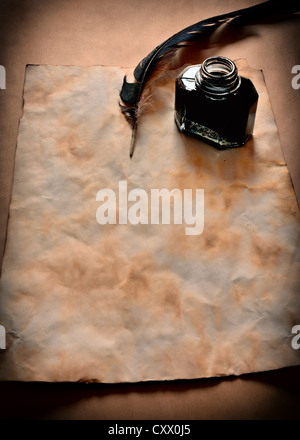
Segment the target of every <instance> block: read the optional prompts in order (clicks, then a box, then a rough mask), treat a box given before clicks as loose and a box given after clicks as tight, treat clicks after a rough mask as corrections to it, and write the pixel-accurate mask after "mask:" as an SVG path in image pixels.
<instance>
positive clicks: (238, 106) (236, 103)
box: [175, 56, 258, 150]
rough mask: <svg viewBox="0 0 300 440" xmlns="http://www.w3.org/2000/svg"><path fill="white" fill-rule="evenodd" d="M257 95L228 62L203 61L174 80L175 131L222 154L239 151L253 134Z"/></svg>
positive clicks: (219, 59)
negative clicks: (195, 138) (200, 141)
mask: <svg viewBox="0 0 300 440" xmlns="http://www.w3.org/2000/svg"><path fill="white" fill-rule="evenodd" d="M257 101H258V93H257V91H256V89H255V87H254V85H253V84H252V82H251V80H250V79H248V78H244V77H241V76H240V75H239V73H238V70H237V67H236V65H235V63H234V62H233V61H231V60H230V59H229V58H225V57H221V56H216V57H211V58H207V59H206V60H205V61H204V62H203V63H202V64H199V65H193V66H189V67H187V68H186V69H185V70H184V71H183V72H182V73H181V74H180V75H179V77H178V78H177V79H176V94H175V121H176V124H177V126H178V128H179V129H180V130H181V131H182V132H184V133H186V134H188V135H190V136H194V137H197V138H199V139H201V140H203V141H204V142H206V143H208V144H210V145H212V146H214V147H216V148H218V149H220V150H222V149H226V148H233V147H241V146H242V145H244V144H245V142H246V141H247V140H248V139H249V137H250V136H251V135H252V133H253V127H254V120H255V114H256V108H257Z"/></svg>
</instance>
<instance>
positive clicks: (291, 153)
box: [0, 1, 299, 418]
mask: <svg viewBox="0 0 300 440" xmlns="http://www.w3.org/2000/svg"><path fill="white" fill-rule="evenodd" d="M175 3H176V5H175ZM255 3H256V2H250V1H229V2H226V3H225V2H220V1H213V2H209V4H207V2H191V3H190V7H189V10H186V8H185V3H184V2H180V1H178V2H170V3H169V2H164V3H163V4H162V3H161V2H147V5H143V7H140V8H139V9H137V2H135V1H133V2H129V3H126V6H125V3H124V2H120V3H118V2H115V3H114V5H113V6H111V2H105V1H102V2H93V1H89V2H79V1H74V2H43V3H42V4H41V3H40V2H39V3H38V4H39V6H38V7H36V4H35V2H34V1H24V2H17V1H16V2H14V1H13V2H8V1H7V2H2V3H1V8H2V10H3V13H4V15H3V16H2V17H1V24H2V21H3V25H2V27H1V58H0V64H2V65H4V66H5V67H6V71H7V90H6V91H2V90H1V91H0V104H1V143H2V148H1V208H2V209H1V225H2V226H1V233H2V243H4V237H5V231H6V220H7V212H8V205H9V199H10V192H11V182H12V176H13V163H14V154H15V144H16V135H17V129H18V120H19V117H20V116H21V112H22V89H23V81H24V71H25V65H26V64H27V63H37V64H38V63H45V64H74V65H91V64H107V65H135V64H136V62H137V60H138V61H139V60H140V58H142V57H143V56H144V55H145V54H146V53H148V52H149V51H150V50H151V49H152V48H153V47H154V46H155V45H156V44H159V43H160V42H161V41H162V40H164V39H165V38H167V37H168V36H169V35H170V34H172V33H174V32H176V31H177V30H178V29H180V28H182V27H184V26H185V25H189V24H191V23H194V22H195V21H196V20H197V19H198V17H199V15H200V12H199V11H201V17H199V18H204V17H208V16H211V15H214V14H216V13H222V12H226V11H229V10H233V9H236V8H239V7H243V6H249V5H250V4H255ZM149 11H151V15H152V16H153V20H151V21H150V20H147V19H145V18H147V17H148V16H149ZM170 11H171V12H172V13H170ZM195 17H197V19H196V20H195ZM142 20H144V25H143V36H142V37H141V38H140V39H136V38H134V34H135V32H136V29H137V27H138V25H139V24H140V23H141V21H142ZM116 28H117V29H118V33H116V32H115V29H116ZM298 32H299V19H298V17H295V18H291V19H288V20H286V21H284V22H280V23H275V24H268V25H258V26H251V27H247V28H246V29H245V30H244V31H243V35H242V36H246V35H247V38H241V39H239V41H236V37H237V35H236V34H235V33H234V32H230V33H228V34H227V36H226V43H227V44H225V45H224V46H223V47H221V45H214V44H210V46H209V47H207V48H206V49H205V51H204V52H201V57H206V56H208V55H213V54H215V53H220V54H223V55H226V56H229V57H231V58H239V57H244V56H245V53H246V54H247V59H248V62H249V64H251V65H252V66H253V67H256V68H262V69H263V70H264V73H265V77H266V83H267V86H268V89H269V94H270V99H271V104H272V106H273V110H274V114H275V118H276V121H277V126H278V129H279V135H280V140H281V143H282V147H283V151H284V155H285V158H286V161H287V164H288V168H289V171H290V174H291V176H292V179H293V183H294V186H295V190H296V194H297V196H298V199H299V150H298V139H299V124H298V123H297V121H298V108H299V92H298V91H295V90H293V89H292V88H291V67H292V66H293V65H295V64H299V50H298V44H297V39H296V37H297V35H298ZM239 36H241V35H239ZM223 41H224V39H223ZM229 43H230V44H229ZM129 45H131V46H130V47H129ZM189 61H190V58H189ZM191 61H192V60H191ZM298 371H299V369H297V368H293V369H288V371H285V370H284V371H279V372H271V373H268V374H257V375H251V376H250V377H249V376H248V377H245V378H243V379H234V380H233V379H225V380H214V379H213V380H208V381H200V382H193V383H192V384H191V383H188V384H186V383H184V384H180V385H177V386H176V385H175V386H174V385H172V384H171V385H168V384H164V385H161V384H158V385H156V384H155V385H151V384H149V385H136V386H134V387H133V386H130V387H127V386H121V387H109V386H106V387H95V388H93V389H91V388H89V390H88V391H87V390H86V389H82V388H78V387H75V388H70V387H66V386H65V387H64V386H62V387H61V388H55V387H54V388H52V389H51V388H50V389H49V388H46V389H45V388H43V387H37V386H35V385H17V384H15V385H12V384H2V385H1V387H2V390H3V396H5V399H3V411H2V414H4V415H7V416H12V407H13V405H14V411H15V414H16V413H19V414H22V415H23V416H25V417H26V415H27V416H31V417H32V416H33V414H35V416H37V417H44V418H51V417H61V418H139V417H140V418H143V417H144V418H145V417H146V418H147V417H149V418H156V417H159V416H160V417H161V416H163V417H171V418H179V417H182V418H183V417H191V418H192V417H194V418H220V417H221V418H240V417H242V418H243V417H244V418H262V417H270V418H280V417H285V418H288V417H293V416H294V417H297V402H298V393H299V389H297V380H296V379H297V374H299V373H298ZM24 391H25V392H26V393H28V391H30V394H31V396H32V397H31V400H30V402H29V405H28V402H27V405H26V408H25V406H24V404H25V400H24V399H25V398H21V400H20V401H19V404H17V406H16V405H15V404H14V403H13V402H14V398H15V397H16V396H18V397H19V398H20V396H21V392H23V393H24ZM42 396H43V398H42ZM246 396H247V397H246ZM82 399H84V400H82ZM58 402H60V404H59V403H58Z"/></svg>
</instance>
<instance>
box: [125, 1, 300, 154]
mask: <svg viewBox="0 0 300 440" xmlns="http://www.w3.org/2000/svg"><path fill="white" fill-rule="evenodd" d="M299 10H300V5H299V1H298V0H285V1H284V2H283V1H282V0H269V1H266V2H264V3H260V4H258V5H255V6H251V7H248V8H244V9H239V10H237V11H233V12H230V13H227V14H222V15H217V16H214V17H211V18H209V19H206V20H202V21H199V22H197V23H195V24H193V25H191V26H188V27H186V28H184V29H182V30H181V31H179V32H177V33H176V34H174V35H173V36H171V37H170V38H168V39H167V40H166V41H164V42H163V43H162V44H160V45H159V46H157V47H156V48H155V49H153V50H152V52H150V53H149V54H148V55H147V56H146V57H145V58H144V59H143V60H142V61H141V62H140V63H139V64H138V65H137V66H136V68H135V69H134V72H133V73H134V78H135V81H136V82H133V83H130V82H128V81H127V77H126V76H125V77H124V79H123V85H122V89H121V92H120V98H121V101H122V104H121V103H120V108H121V111H122V113H123V115H124V116H125V118H126V119H127V121H128V122H129V123H130V125H131V127H132V137H131V145H130V157H132V156H133V153H134V149H135V143H136V134H137V127H138V120H139V116H140V114H141V111H142V109H143V107H144V106H145V103H146V102H147V99H148V98H149V97H148V94H147V93H146V92H147V89H148V87H149V85H150V84H151V83H152V82H153V81H154V80H155V79H156V78H158V77H159V76H160V75H161V74H162V72H164V71H165V70H167V69H168V66H169V64H170V60H171V58H172V57H173V56H174V55H175V54H176V53H177V51H178V50H179V49H181V48H183V47H186V46H189V45H190V43H191V42H193V41H196V40H198V39H200V38H201V37H205V36H209V35H211V34H212V33H213V32H214V31H215V30H216V29H217V28H218V27H219V26H220V25H221V24H224V23H228V22H230V21H232V20H234V23H235V24H236V25H239V26H241V25H245V24H248V23H251V22H253V21H259V20H262V19H264V18H268V17H272V16H276V15H282V14H284V15H286V14H290V13H292V12H298V11H299Z"/></svg>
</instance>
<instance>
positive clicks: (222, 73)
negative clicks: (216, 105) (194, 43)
mask: <svg viewBox="0 0 300 440" xmlns="http://www.w3.org/2000/svg"><path fill="white" fill-rule="evenodd" d="M195 83H196V87H197V88H198V89H201V90H202V91H203V92H204V93H205V94H207V95H208V96H210V97H211V98H214V99H224V98H226V97H227V96H228V95H231V94H232V93H234V92H236V91H237V89H238V88H239V86H240V84H241V78H240V75H239V73H238V69H237V67H236V65H235V63H234V62H233V61H231V60H230V59H229V58H226V57H221V56H215V57H211V58H207V59H206V60H205V61H204V62H203V63H202V64H201V67H200V69H199V70H198V71H197V73H196V76H195Z"/></svg>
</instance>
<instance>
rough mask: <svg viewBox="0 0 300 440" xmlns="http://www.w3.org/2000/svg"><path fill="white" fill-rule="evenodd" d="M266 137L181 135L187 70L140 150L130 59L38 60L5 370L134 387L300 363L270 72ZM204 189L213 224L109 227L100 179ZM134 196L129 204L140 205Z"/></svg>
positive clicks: (159, 91) (290, 207)
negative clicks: (181, 92) (126, 64)
mask: <svg viewBox="0 0 300 440" xmlns="http://www.w3.org/2000/svg"><path fill="white" fill-rule="evenodd" d="M238 67H239V69H240V73H241V74H242V75H244V76H249V77H251V78H252V80H253V82H254V84H255V86H256V88H257V90H258V92H259V95H260V98H259V106H258V113H257V118H256V125H255V131H254V137H253V139H251V140H250V141H248V143H247V144H246V145H245V146H244V147H243V148H241V149H236V150H231V151H223V152H220V151H217V150H215V149H213V148H212V147H210V146H207V145H205V144H203V143H201V142H199V141H197V140H195V139H191V138H188V137H187V136H185V135H183V134H181V133H179V132H178V130H177V128H176V125H175V123H174V115H173V106H174V75H173V77H172V74H170V75H167V76H165V77H164V78H163V79H161V80H160V81H158V82H157V84H156V86H155V87H153V90H152V91H153V94H154V95H153V107H152V108H150V109H148V111H147V113H145V114H144V116H143V117H142V119H141V122H140V127H139V135H138V141H137V147H136V151H135V154H134V157H133V159H131V160H130V159H129V142H130V128H129V126H128V124H127V123H126V121H125V120H124V119H123V117H122V116H121V114H120V112H119V108H118V99H119V98H118V93H119V90H120V87H121V84H122V78H123V75H124V69H121V68H109V67H99V66H98V67H97V66H93V67H76V66H28V68H27V70H26V81H25V88H24V114H23V117H22V119H21V122H20V128H19V136H18V145H17V152H16V163H15V175H14V185H13V194H12V201H11V208H10V217H9V224H8V236H7V244H6V252H5V257H4V262H3V268H2V275H1V292H0V323H1V324H2V325H4V326H5V329H6V332H7V333H6V337H7V340H6V346H7V348H6V349H5V350H1V351H0V379H1V380H22V381H28V380H30V381H32V380H37V381H79V380H84V381H101V382H126V381H128V382H133V381H143V380H167V379H181V378H200V377H209V376H218V375H230V374H235V375H239V374H242V373H247V372H255V371H262V370H269V369H275V368H280V367H284V366H290V365H297V364H299V361H300V353H299V351H300V350H298V351H297V350H294V349H293V348H292V346H291V340H292V337H293V335H292V333H291V329H292V327H293V326H294V325H295V324H300V310H299V308H300V297H299V293H300V289H299V268H300V251H299V236H300V234H299V232H300V228H299V210H298V206H297V203H296V199H295V195H294V192H293V188H292V185H291V182H290V177H289V174H288V170H287V167H286V165H285V162H284V159H283V156H282V152H281V147H280V143H279V138H278V133H277V129H276V124H275V122H274V119H273V115H272V111H271V108H270V104H269V99H268V93H267V90H266V87H265V84H264V80H263V76H262V74H261V72H258V71H255V70H252V69H250V68H249V67H248V66H247V65H246V63H245V62H244V61H243V60H240V61H238ZM120 181H126V182H127V185H128V191H130V190H132V189H134V188H139V189H144V190H145V191H146V192H147V194H150V191H151V189H153V188H156V189H160V188H168V189H173V188H178V189H180V190H181V191H184V189H193V190H194V191H196V189H204V194H205V197H204V208H205V210H204V218H205V222H204V230H203V233H202V234H199V235H191V236H189V235H186V234H185V228H186V226H187V225H186V224H184V222H183V224H181V225H180V224H172V223H171V224H170V225H163V224H158V225H151V224H137V225H133V224H130V223H128V224H121V225H120V224H118V223H117V224H106V225H100V224H99V223H98V222H97V220H96V212H97V209H98V207H99V205H100V204H101V203H100V202H99V201H97V200H96V194H97V192H98V191H99V190H101V189H104V188H108V189H112V190H113V191H114V192H115V194H116V195H117V196H118V187H119V182H120ZM132 204H133V202H128V207H129V206H131V205H132Z"/></svg>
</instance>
